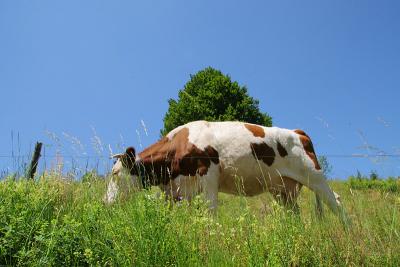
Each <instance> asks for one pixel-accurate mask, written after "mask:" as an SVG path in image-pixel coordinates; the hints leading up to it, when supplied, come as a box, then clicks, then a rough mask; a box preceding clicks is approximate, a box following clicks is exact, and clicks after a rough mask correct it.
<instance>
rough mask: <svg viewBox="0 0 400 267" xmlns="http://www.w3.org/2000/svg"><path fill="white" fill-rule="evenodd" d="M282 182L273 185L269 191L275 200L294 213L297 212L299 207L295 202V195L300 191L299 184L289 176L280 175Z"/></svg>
mask: <svg viewBox="0 0 400 267" xmlns="http://www.w3.org/2000/svg"><path fill="white" fill-rule="evenodd" d="M281 182H282V184H279V186H278V187H274V188H273V189H272V190H271V193H272V195H273V197H274V198H275V200H276V201H277V202H278V203H280V204H281V205H283V206H285V207H286V208H287V209H289V210H292V211H293V212H294V213H296V214H299V213H300V209H299V205H298V204H297V197H298V195H299V193H300V189H301V186H302V185H301V184H300V183H298V182H297V181H296V180H294V179H291V178H289V177H285V176H283V177H281Z"/></svg>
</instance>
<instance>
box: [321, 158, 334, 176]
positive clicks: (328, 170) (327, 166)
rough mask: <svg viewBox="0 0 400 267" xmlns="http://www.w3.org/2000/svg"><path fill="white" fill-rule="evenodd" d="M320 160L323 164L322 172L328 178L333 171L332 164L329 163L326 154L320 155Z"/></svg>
mask: <svg viewBox="0 0 400 267" xmlns="http://www.w3.org/2000/svg"><path fill="white" fill-rule="evenodd" d="M318 162H319V165H320V166H321V169H322V172H323V174H324V175H325V177H326V178H328V177H329V175H330V174H331V173H332V165H331V164H330V163H329V161H328V158H327V157H326V156H318Z"/></svg>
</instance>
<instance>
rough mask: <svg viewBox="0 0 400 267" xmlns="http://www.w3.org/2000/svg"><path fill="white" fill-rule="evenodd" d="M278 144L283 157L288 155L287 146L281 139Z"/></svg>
mask: <svg viewBox="0 0 400 267" xmlns="http://www.w3.org/2000/svg"><path fill="white" fill-rule="evenodd" d="M277 146H278V152H279V155H280V156H281V157H282V158H284V157H286V156H287V155H288V152H287V151H286V148H284V147H283V146H282V144H281V143H280V142H279V141H278V145H277Z"/></svg>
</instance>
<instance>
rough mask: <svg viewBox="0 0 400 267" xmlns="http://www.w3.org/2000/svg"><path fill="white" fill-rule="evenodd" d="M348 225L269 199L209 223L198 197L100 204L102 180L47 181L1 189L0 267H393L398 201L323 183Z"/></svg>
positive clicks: (229, 199)
mask: <svg viewBox="0 0 400 267" xmlns="http://www.w3.org/2000/svg"><path fill="white" fill-rule="evenodd" d="M331 186H332V187H333V188H334V190H335V191H337V192H338V193H339V194H340V195H341V197H342V200H343V202H344V203H345V206H346V209H347V211H348V213H349V215H350V217H351V218H352V222H353V226H352V228H351V229H350V230H348V231H346V230H345V229H344V228H343V227H342V225H341V224H340V222H339V220H338V219H337V218H336V217H335V216H334V215H333V214H332V213H331V212H330V211H328V210H326V216H325V218H324V219H322V220H318V219H317V218H315V216H314V205H313V202H314V196H313V194H312V193H311V192H310V191H308V190H302V193H301V195H300V197H299V204H300V210H301V215H300V216H298V215H295V214H292V213H291V212H289V211H286V210H284V209H282V208H281V207H280V206H279V205H278V204H276V203H275V202H274V201H273V200H272V198H271V197H270V196H269V195H268V194H263V195H261V196H258V197H252V198H246V197H234V196H230V195H225V194H221V195H220V201H219V210H218V215H217V216H216V217H212V216H210V215H209V214H208V212H207V209H206V204H205V203H203V201H202V199H201V198H197V199H196V200H195V201H194V202H193V203H192V204H191V205H189V204H188V203H186V202H183V203H180V204H175V205H171V204H169V203H166V202H165V201H164V200H163V199H162V198H161V197H156V194H155V192H154V190H153V191H151V192H144V191H142V192H135V193H127V192H125V193H124V194H123V195H121V197H120V198H119V200H118V201H117V203H115V204H114V205H110V206H107V205H104V204H103V203H102V202H101V199H102V196H103V194H104V192H105V189H106V183H105V181H104V180H102V179H97V178H96V177H95V176H90V177H88V178H87V179H84V180H83V181H81V182H77V181H67V180H61V179H58V178H56V177H52V176H46V177H42V178H41V179H40V180H39V181H37V182H33V181H26V180H20V181H13V180H11V179H8V180H7V179H6V180H5V181H3V182H1V183H0V265H10V266H18V265H20V266H23V265H29V266H87V265H91V266H92V265H96V266H97V265H99V266H249V265H250V266H265V265H270V266H288V265H290V266H349V265H350V266H362V265H364V266H399V265H400V194H399V192H398V191H396V192H392V191H381V190H375V189H369V190H357V189H350V186H349V184H348V183H345V182H331Z"/></svg>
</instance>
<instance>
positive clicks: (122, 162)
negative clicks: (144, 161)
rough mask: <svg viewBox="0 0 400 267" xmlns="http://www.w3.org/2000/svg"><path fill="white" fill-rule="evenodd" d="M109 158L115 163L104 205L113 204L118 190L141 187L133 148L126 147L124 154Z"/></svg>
mask: <svg viewBox="0 0 400 267" xmlns="http://www.w3.org/2000/svg"><path fill="white" fill-rule="evenodd" d="M111 158H113V159H116V161H115V162H114V165H113V167H112V177H111V180H110V182H109V183H108V187H107V192H106V194H105V196H104V202H106V203H112V202H114V200H115V199H116V197H117V195H118V193H119V191H120V189H121V190H125V189H126V187H128V188H131V186H133V187H134V188H141V187H142V183H141V179H140V176H139V173H138V163H137V160H136V154H135V149H134V148H133V147H128V148H127V149H126V151H125V153H121V154H115V155H113V156H112V157H111ZM126 178H127V179H126Z"/></svg>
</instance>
